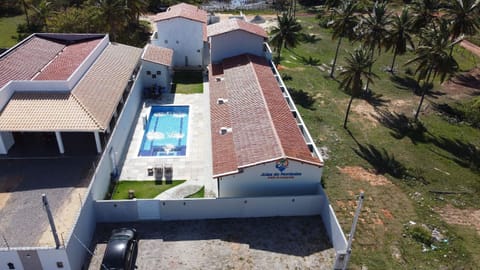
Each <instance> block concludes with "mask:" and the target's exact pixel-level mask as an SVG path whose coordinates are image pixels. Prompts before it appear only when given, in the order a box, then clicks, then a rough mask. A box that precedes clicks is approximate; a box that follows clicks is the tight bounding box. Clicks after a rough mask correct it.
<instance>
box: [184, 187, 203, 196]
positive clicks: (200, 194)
mask: <svg viewBox="0 0 480 270" xmlns="http://www.w3.org/2000/svg"><path fill="white" fill-rule="evenodd" d="M204 197H205V186H203V187H202V188H201V189H199V190H198V191H197V192H195V193H193V194H190V195H188V196H186V197H185V198H204Z"/></svg>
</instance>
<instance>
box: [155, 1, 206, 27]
mask: <svg viewBox="0 0 480 270" xmlns="http://www.w3.org/2000/svg"><path fill="white" fill-rule="evenodd" d="M177 17H181V18H185V19H189V20H192V21H198V22H201V23H207V12H206V11H204V10H202V9H200V8H199V7H196V6H193V5H189V4H185V3H180V4H177V5H173V6H171V7H169V8H168V9H167V11H165V12H161V13H158V14H157V15H156V16H155V18H154V19H153V21H154V22H158V21H164V20H168V19H172V18H177Z"/></svg>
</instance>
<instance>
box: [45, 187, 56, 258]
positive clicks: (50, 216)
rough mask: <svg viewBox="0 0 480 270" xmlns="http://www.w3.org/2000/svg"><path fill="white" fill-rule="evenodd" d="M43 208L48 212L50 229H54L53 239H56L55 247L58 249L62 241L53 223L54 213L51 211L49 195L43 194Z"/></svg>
mask: <svg viewBox="0 0 480 270" xmlns="http://www.w3.org/2000/svg"><path fill="white" fill-rule="evenodd" d="M42 201H43V206H44V207H45V211H46V212H47V217H48V222H49V223H50V228H51V229H52V234H53V239H55V245H56V246H57V247H56V248H57V249H58V248H59V247H60V239H59V238H58V234H57V229H56V228H55V222H54V221H53V215H52V211H50V205H48V200H47V195H45V194H42Z"/></svg>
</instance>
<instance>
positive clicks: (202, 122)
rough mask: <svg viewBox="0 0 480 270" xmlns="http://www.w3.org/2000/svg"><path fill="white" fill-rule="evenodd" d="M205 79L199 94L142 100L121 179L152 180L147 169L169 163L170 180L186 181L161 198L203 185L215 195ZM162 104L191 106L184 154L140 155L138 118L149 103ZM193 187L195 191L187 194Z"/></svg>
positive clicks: (183, 194)
mask: <svg viewBox="0 0 480 270" xmlns="http://www.w3.org/2000/svg"><path fill="white" fill-rule="evenodd" d="M204 81H205V82H204V92H203V93H202V94H189V95H184V94H175V95H173V94H167V95H163V96H162V99H160V100H147V101H146V102H145V103H144V106H143V108H142V111H141V113H140V114H139V118H140V119H139V120H138V121H137V123H136V125H135V127H134V128H135V131H134V134H133V137H132V140H131V142H130V146H129V148H128V152H127V155H126V159H125V162H124V165H123V168H122V170H121V173H120V180H154V176H148V174H147V168H149V167H156V166H157V167H158V166H165V165H171V166H172V169H173V180H187V182H186V183H184V184H182V185H179V186H176V187H174V188H172V189H171V190H169V191H168V193H166V194H165V195H162V196H160V197H161V198H168V199H181V198H184V197H185V196H186V195H189V194H191V193H194V192H195V191H196V190H198V189H199V188H198V187H202V186H205V190H206V192H205V193H206V194H210V195H211V196H214V195H215V192H216V186H215V181H213V178H212V142H211V130H210V99H209V88H208V81H206V79H205V80H204ZM165 104H177V105H189V106H190V111H189V127H188V135H187V136H188V138H187V154H186V156H183V157H139V156H138V151H139V149H140V145H141V143H142V137H143V132H144V130H143V122H142V120H141V117H142V115H149V112H150V108H151V106H152V105H165ZM195 189H196V190H195ZM192 190H195V191H193V192H191V193H188V194H186V193H187V192H190V191H192ZM160 197H159V198H160Z"/></svg>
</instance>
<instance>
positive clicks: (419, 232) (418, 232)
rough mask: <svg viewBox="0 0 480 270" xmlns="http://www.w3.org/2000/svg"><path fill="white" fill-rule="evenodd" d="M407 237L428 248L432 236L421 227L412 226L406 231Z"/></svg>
mask: <svg viewBox="0 0 480 270" xmlns="http://www.w3.org/2000/svg"><path fill="white" fill-rule="evenodd" d="M408 233H409V235H410V236H411V237H412V238H413V239H414V240H415V241H417V242H419V243H422V244H425V245H426V246H430V245H431V244H432V243H433V241H432V235H431V233H430V231H429V230H427V229H426V228H424V227H422V226H414V227H411V228H409V229H408Z"/></svg>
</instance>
